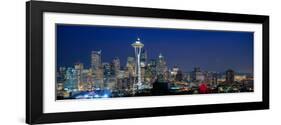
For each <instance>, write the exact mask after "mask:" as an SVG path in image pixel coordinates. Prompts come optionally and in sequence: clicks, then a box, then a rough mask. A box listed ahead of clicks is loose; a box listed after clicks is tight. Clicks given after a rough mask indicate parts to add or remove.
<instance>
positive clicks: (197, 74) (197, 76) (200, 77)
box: [192, 67, 205, 82]
mask: <svg viewBox="0 0 281 125" xmlns="http://www.w3.org/2000/svg"><path fill="white" fill-rule="evenodd" d="M192 80H193V81H197V82H202V81H204V80H205V76H204V73H203V72H202V71H201V69H200V67H195V68H194V70H193V71H192Z"/></svg>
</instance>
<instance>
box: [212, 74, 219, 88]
mask: <svg viewBox="0 0 281 125" xmlns="http://www.w3.org/2000/svg"><path fill="white" fill-rule="evenodd" d="M212 85H213V86H217V85H218V73H216V72H215V73H213V77H212Z"/></svg>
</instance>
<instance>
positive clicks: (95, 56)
mask: <svg viewBox="0 0 281 125" xmlns="http://www.w3.org/2000/svg"><path fill="white" fill-rule="evenodd" d="M91 69H92V73H93V80H94V86H95V87H96V88H99V89H103V67H102V61H101V51H92V54H91Z"/></svg>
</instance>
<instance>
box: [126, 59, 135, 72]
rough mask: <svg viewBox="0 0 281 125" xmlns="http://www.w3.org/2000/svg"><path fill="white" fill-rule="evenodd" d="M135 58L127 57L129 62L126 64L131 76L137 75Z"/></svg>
mask: <svg viewBox="0 0 281 125" xmlns="http://www.w3.org/2000/svg"><path fill="white" fill-rule="evenodd" d="M135 64H136V63H135V58H134V57H128V58H127V64H126V67H127V70H128V74H129V76H130V77H135V75H136V73H135V68H136V65H135Z"/></svg>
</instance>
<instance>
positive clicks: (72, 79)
mask: <svg viewBox="0 0 281 125" xmlns="http://www.w3.org/2000/svg"><path fill="white" fill-rule="evenodd" d="M77 89H78V85H77V75H76V70H75V69H74V68H70V67H69V68H67V69H66V74H65V82H64V90H66V91H67V92H69V93H71V92H74V91H77Z"/></svg>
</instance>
